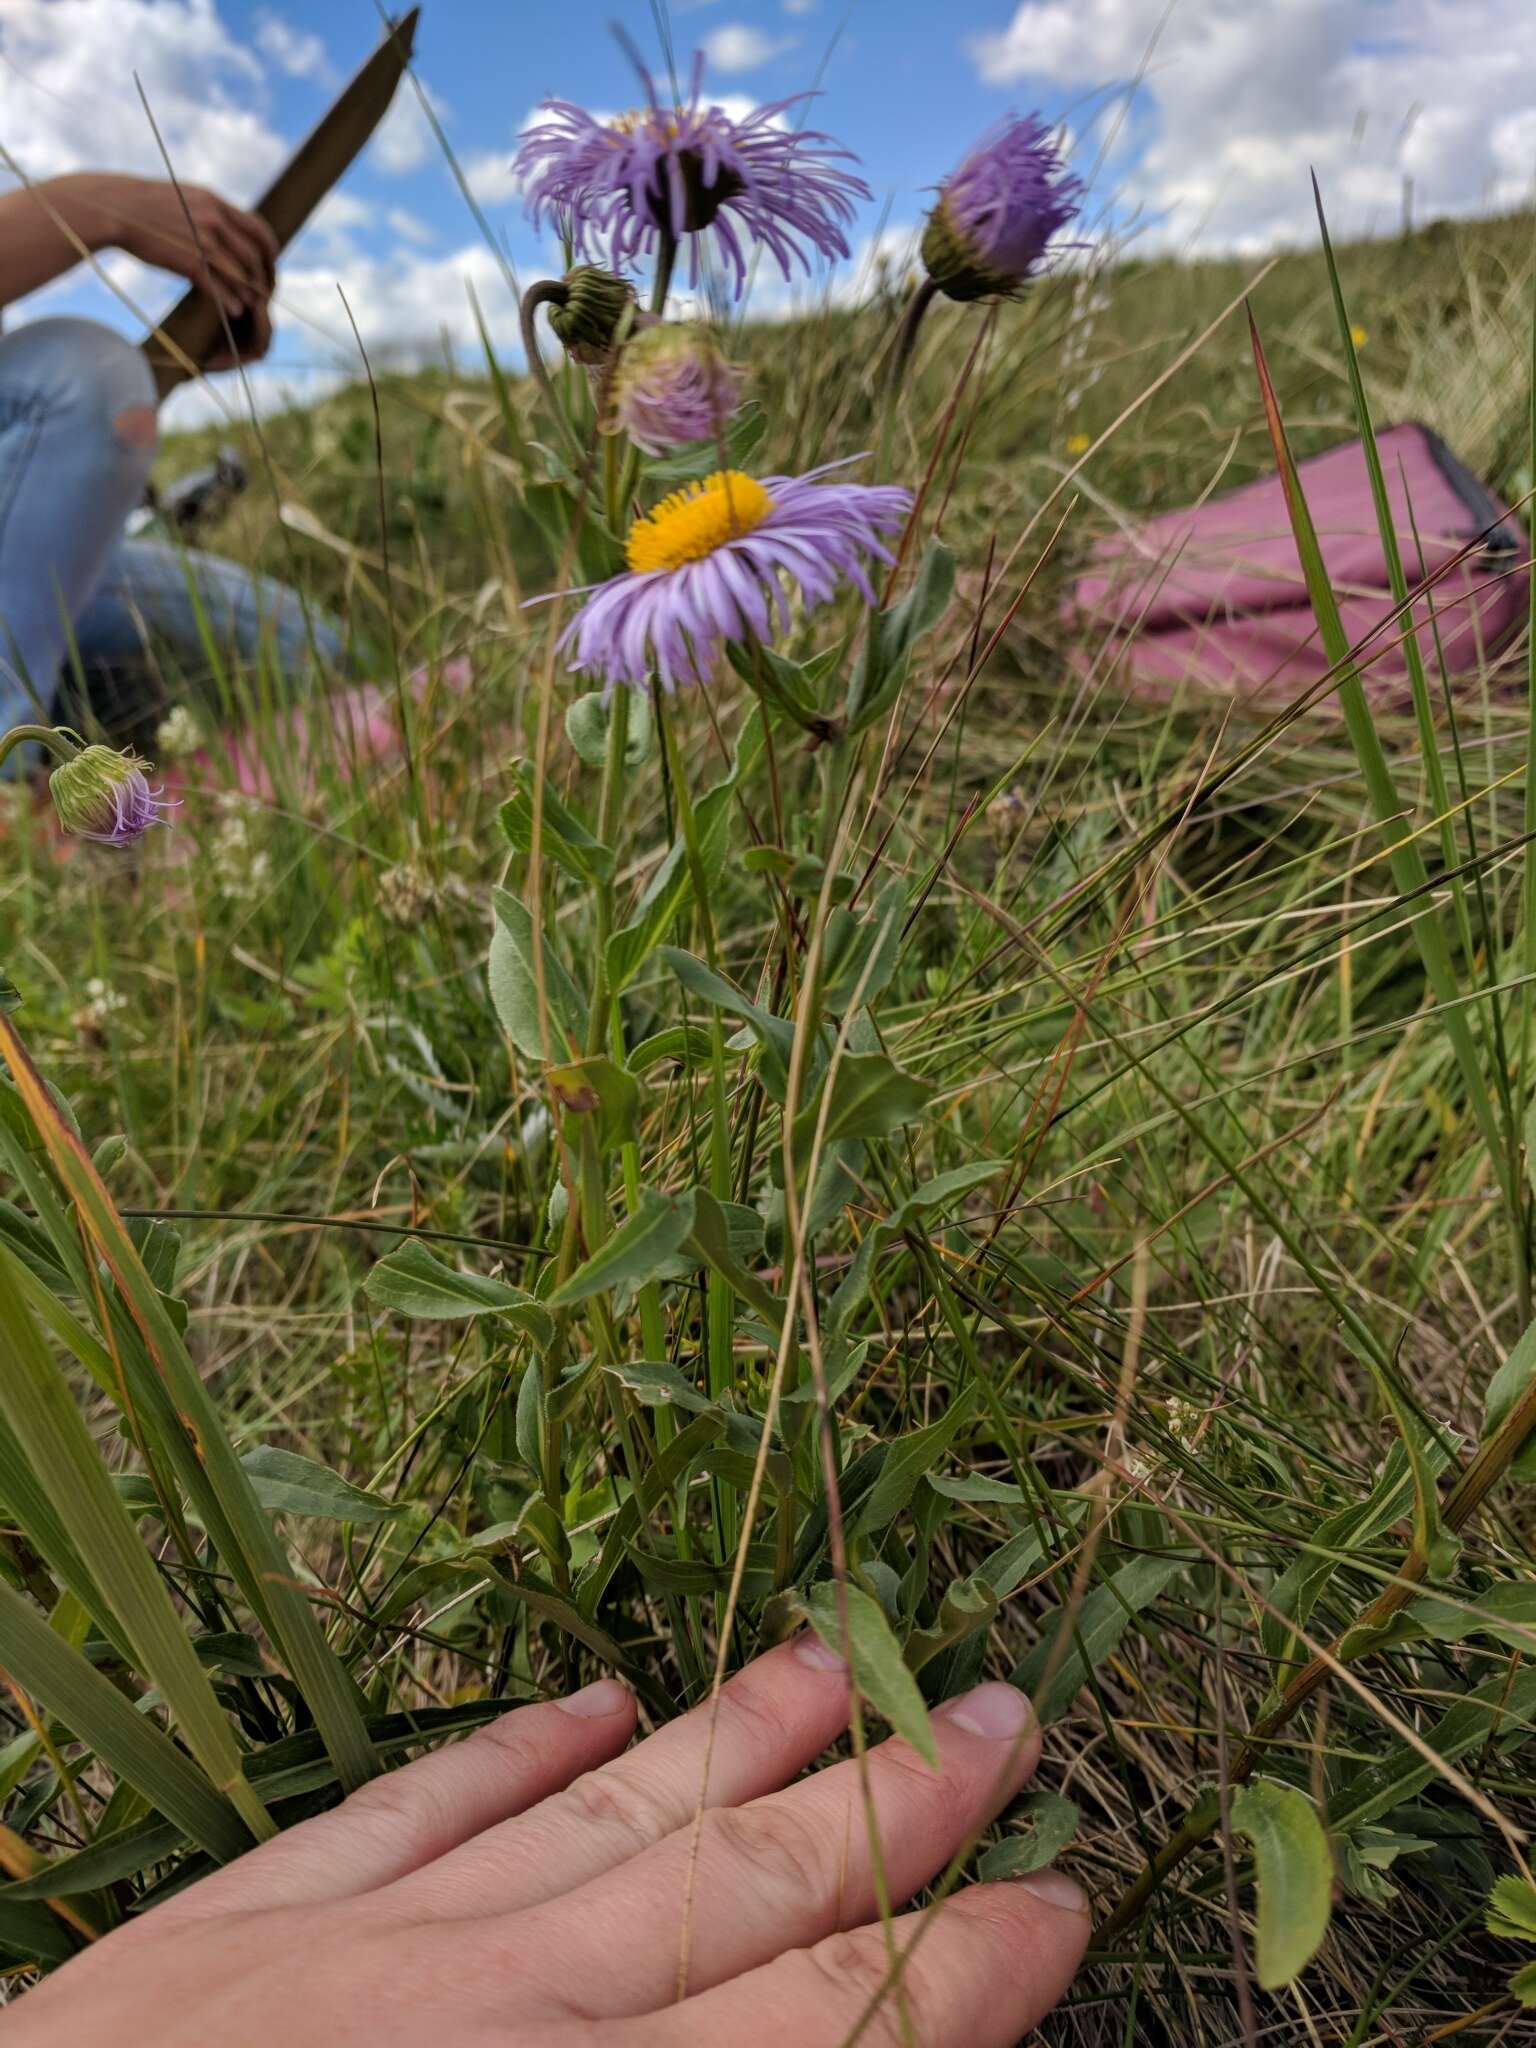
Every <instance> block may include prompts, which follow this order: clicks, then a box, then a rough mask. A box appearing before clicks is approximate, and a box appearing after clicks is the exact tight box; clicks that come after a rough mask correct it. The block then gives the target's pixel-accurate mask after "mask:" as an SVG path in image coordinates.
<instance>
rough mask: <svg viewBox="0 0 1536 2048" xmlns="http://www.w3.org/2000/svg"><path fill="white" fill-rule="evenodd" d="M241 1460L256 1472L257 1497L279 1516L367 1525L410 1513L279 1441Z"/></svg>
mask: <svg viewBox="0 0 1536 2048" xmlns="http://www.w3.org/2000/svg"><path fill="white" fill-rule="evenodd" d="M240 1462H241V1464H242V1465H243V1466H244V1467H245V1469H246V1471H247V1472H248V1473H249V1475H250V1478H251V1483H252V1485H253V1486H254V1487H255V1489H256V1497H257V1499H258V1500H259V1501H260V1502H261V1504H262V1506H263V1507H264V1508H267V1509H268V1510H270V1512H271V1513H273V1514H280V1515H318V1516H323V1517H325V1518H327V1519H328V1520H330V1521H333V1522H351V1523H353V1524H354V1525H355V1526H356V1527H357V1528H359V1529H367V1528H371V1527H373V1525H374V1524H375V1523H378V1522H387V1521H390V1520H391V1519H392V1518H393V1517H394V1516H396V1515H399V1514H403V1513H404V1512H405V1510H404V1508H403V1507H401V1506H400V1505H399V1504H398V1503H396V1502H395V1501H392V1500H384V1499H382V1498H381V1497H380V1496H379V1495H378V1494H376V1493H369V1492H368V1491H367V1489H366V1488H365V1487H361V1486H354V1485H353V1484H352V1482H351V1480H350V1479H343V1478H342V1476H341V1474H340V1473H339V1472H332V1471H330V1470H328V1468H327V1467H326V1466H324V1465H318V1464H316V1462H315V1460H314V1459H313V1458H304V1457H300V1455H299V1453H298V1452H297V1451H285V1450H283V1449H282V1447H281V1446H280V1445H278V1444H258V1445H257V1446H256V1447H255V1449H254V1450H249V1451H245V1452H242V1454H241V1458H240Z"/></svg>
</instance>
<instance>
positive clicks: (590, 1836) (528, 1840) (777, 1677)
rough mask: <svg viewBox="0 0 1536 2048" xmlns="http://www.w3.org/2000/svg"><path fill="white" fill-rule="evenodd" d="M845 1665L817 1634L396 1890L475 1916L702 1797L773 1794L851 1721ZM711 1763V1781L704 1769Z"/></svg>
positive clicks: (561, 1887) (597, 1869)
mask: <svg viewBox="0 0 1536 2048" xmlns="http://www.w3.org/2000/svg"><path fill="white" fill-rule="evenodd" d="M848 1708H849V1697H848V1672H847V1667H846V1666H845V1665H844V1664H843V1662H842V1660H841V1659H840V1658H838V1657H836V1656H834V1655H833V1654H832V1652H831V1651H830V1650H828V1649H827V1648H826V1646H825V1645H824V1644H823V1643H821V1642H820V1641H819V1640H818V1638H817V1637H815V1636H813V1635H804V1636H801V1637H799V1638H797V1639H796V1640H795V1641H794V1642H792V1643H783V1644H781V1645H780V1646H779V1647H778V1648H777V1649H775V1650H770V1651H768V1652H767V1654H766V1655H765V1656H762V1657H759V1658H757V1659H756V1661H755V1662H754V1663H751V1664H749V1665H748V1666H747V1667H746V1669H745V1670H744V1671H741V1672H738V1673H737V1675H736V1676H735V1677H734V1678H732V1679H731V1680H730V1681H729V1682H728V1683H727V1684H726V1685H725V1686H724V1687H723V1688H722V1690H721V1693H720V1697H719V1702H718V1706H717V1707H712V1706H711V1704H710V1702H708V1701H705V1702H704V1703H703V1704H702V1705H700V1706H697V1707H695V1708H694V1709H693V1711H692V1712H691V1713H688V1714H684V1715H683V1716H682V1717H681V1718H680V1719H679V1720H676V1721H669V1722H668V1723H667V1725H666V1726H665V1727H664V1728H659V1729H658V1730H657V1731H656V1733H655V1734H654V1735H652V1736H649V1737H648V1738H647V1739H646V1740H645V1741H644V1742H642V1743H640V1744H639V1745H638V1746H637V1747H636V1748H635V1749H632V1750H631V1751H630V1752H629V1754H628V1755H627V1756H623V1757H620V1758H619V1759H618V1760H617V1762H615V1763H611V1764H607V1765H605V1766H604V1767H603V1769H602V1770H599V1771H594V1772H593V1773H592V1774H591V1775H590V1776H589V1777H586V1778H581V1779H578V1780H576V1781H575V1782H574V1783H572V1784H571V1785H569V1786H568V1787H567V1788H566V1789H565V1790H564V1791H561V1792H558V1793H556V1794H555V1795H554V1797H553V1798H550V1799H546V1800H545V1801H544V1803H543V1805H542V1806H537V1807H535V1808H533V1809H532V1811H531V1812H525V1813H523V1814H522V1815H521V1816H520V1817H519V1818H518V1819H516V1820H509V1821H507V1822H505V1823H504V1824H503V1825H502V1826H500V1827H494V1828H488V1829H487V1830H486V1832H485V1833H484V1834H483V1835H479V1836H477V1837H476V1839H475V1840H474V1841H472V1842H468V1843H466V1844H465V1846H464V1847H463V1848H462V1849H458V1850H456V1851H455V1852H454V1854H453V1855H451V1856H445V1857H443V1858H442V1859H441V1861H439V1862H437V1863H434V1864H432V1865H431V1866H430V1867H429V1868H426V1869H423V1870H418V1871H417V1872H416V1873H415V1874H414V1875H413V1876H411V1877H409V1878H407V1879H406V1880H405V1882H404V1883H403V1884H402V1885H401V1886H400V1887H399V1893H400V1897H401V1901H402V1904H403V1905H404V1906H405V1907H406V1908H408V1910H409V1911H410V1913H411V1914H412V1915H413V1916H414V1917H416V1918H419V1919H433V1920H451V1919H461V1918H462V1919H474V1918H477V1917H478V1916H480V1915H483V1914H492V1913H494V1914H497V1915H501V1914H507V1913H514V1912H517V1911H519V1910H521V1909H523V1908H526V1907H532V1906H537V1905H539V1904H540V1903H541V1902H542V1901H544V1900H549V1899H554V1898H557V1897H559V1896H560V1895H561V1894H563V1893H565V1892H569V1891H572V1890H574V1888H575V1887H576V1886H577V1885H583V1884H586V1883H587V1882H588V1881H589V1880H591V1879H593V1878H595V1877H599V1876H601V1875H602V1874H603V1873H605V1872H608V1871H615V1870H617V1868H618V1866H620V1865H621V1864H625V1863H628V1862H629V1860H630V1859H631V1858H632V1857H634V1856H637V1855H639V1854H640V1853H641V1852H642V1851H643V1850H645V1849H647V1848H649V1847H650V1846H651V1845H652V1844H653V1843H656V1842H660V1841H662V1840H663V1839H664V1838H665V1837H666V1836H668V1835H670V1834H673V1833H674V1832H675V1831H676V1830H677V1829H679V1828H681V1827H684V1826H686V1824H687V1823H688V1822H689V1821H690V1820H691V1819H692V1818H693V1815H694V1813H695V1812H696V1810H697V1808H698V1806H699V1802H700V1799H701V1797H702V1798H703V1801H704V1803H705V1804H706V1805H707V1806H711V1807H716V1806H736V1805H739V1804H741V1803H742V1802H743V1801H744V1800H748V1799H756V1798H759V1797H760V1796H761V1795H762V1794H763V1793H765V1792H774V1791H777V1790H778V1788H779V1787H780V1786H781V1785H786V1784H788V1782H789V1780H790V1779H791V1778H793V1777H795V1776H796V1774H797V1773H798V1772H800V1771H802V1770H804V1768H805V1766H806V1765H807V1764H809V1763H813V1762H814V1761H815V1759H816V1758H817V1757H818V1756H820V1754H821V1752H822V1751H823V1750H824V1749H825V1748H826V1747H827V1745H828V1743H830V1742H832V1741H833V1740H834V1739H835V1738H836V1737H837V1736H838V1735H840V1734H841V1733H842V1730H843V1728H844V1726H845V1725H846V1723H847V1720H848ZM706 1762H707V1766H708V1769H707V1778H706Z"/></svg>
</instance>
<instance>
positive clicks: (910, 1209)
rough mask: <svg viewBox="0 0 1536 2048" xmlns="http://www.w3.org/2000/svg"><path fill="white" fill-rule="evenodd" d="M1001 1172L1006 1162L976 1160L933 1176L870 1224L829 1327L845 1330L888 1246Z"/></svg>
mask: <svg viewBox="0 0 1536 2048" xmlns="http://www.w3.org/2000/svg"><path fill="white" fill-rule="evenodd" d="M1004 1168H1005V1162H1004V1161H1003V1160H1001V1159H978V1160H976V1161H975V1162H974V1163H973V1164H972V1165H970V1166H956V1167H953V1168H952V1169H951V1170H950V1171H949V1172H948V1173H940V1174H936V1175H935V1176H934V1178H933V1179H932V1180H925V1181H924V1182H923V1183H922V1185H921V1186H919V1187H916V1188H914V1189H913V1190H912V1192H911V1194H910V1195H908V1196H907V1198H906V1200H905V1201H904V1202H902V1203H901V1204H900V1205H899V1207H897V1208H895V1209H893V1210H892V1211H891V1213H890V1215H889V1216H886V1217H884V1218H883V1219H882V1220H881V1221H880V1222H879V1223H875V1224H872V1225H871V1226H870V1228H869V1229H868V1230H867V1231H866V1232H865V1233H864V1237H863V1241H862V1242H861V1243H860V1245H859V1248H858V1250H857V1251H856V1252H855V1253H854V1255H853V1263H852V1265H851V1266H850V1267H849V1268H848V1271H847V1273H846V1274H845V1275H844V1277H843V1281H842V1284H841V1286H840V1287H839V1288H838V1290H837V1292H836V1294H834V1295H833V1297H832V1300H831V1302H830V1303H829V1305H828V1308H827V1323H828V1327H829V1328H831V1329H834V1330H842V1329H846V1328H847V1325H848V1322H849V1319H850V1318H851V1317H852V1315H853V1312H854V1310H855V1309H856V1308H857V1307H858V1306H859V1303H860V1302H861V1301H862V1300H863V1299H864V1295H865V1293H866V1291H867V1289H868V1287H869V1283H870V1278H871V1275H872V1274H873V1272H874V1267H875V1261H876V1259H878V1258H879V1256H880V1254H881V1252H882V1251H883V1250H884V1249H885V1247H886V1246H887V1245H888V1244H890V1243H892V1242H893V1240H894V1239H896V1238H898V1237H900V1236H902V1235H903V1234H904V1233H905V1232H906V1231H908V1230H912V1229H915V1228H916V1227H917V1225H918V1224H919V1223H920V1222H921V1221H922V1220H923V1219H924V1217H926V1216H928V1215H930V1214H934V1213H937V1214H939V1215H942V1214H943V1213H944V1211H945V1210H946V1209H952V1208H953V1207H954V1205H955V1203H956V1202H958V1201H960V1200H961V1199H962V1197H964V1196H965V1195H968V1194H969V1193H970V1191H971V1189H972V1188H975V1187H980V1185H981V1184H982V1182H983V1181H988V1180H991V1179H992V1177H993V1176H994V1174H998V1173H1001V1172H1003V1171H1004Z"/></svg>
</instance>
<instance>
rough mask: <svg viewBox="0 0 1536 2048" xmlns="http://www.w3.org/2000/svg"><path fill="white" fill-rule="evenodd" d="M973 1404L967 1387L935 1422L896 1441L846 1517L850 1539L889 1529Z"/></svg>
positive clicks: (944, 1450) (952, 1439) (954, 1434)
mask: <svg viewBox="0 0 1536 2048" xmlns="http://www.w3.org/2000/svg"><path fill="white" fill-rule="evenodd" d="M975 1405H976V1389H975V1388H974V1387H967V1388H966V1389H965V1391H964V1392H963V1393H961V1394H958V1395H957V1396H956V1397H955V1399H954V1400H953V1401H951V1402H950V1404H949V1407H948V1408H947V1409H946V1410H945V1412H944V1414H943V1415H942V1416H940V1418H939V1420H938V1421H937V1422H934V1423H930V1424H929V1426H928V1428H927V1429H915V1430H912V1431H911V1432H910V1433H909V1434H908V1435H906V1436H899V1437H897V1438H896V1440H895V1441H894V1442H893V1443H892V1444H891V1446H890V1448H889V1450H888V1451H887V1453H886V1457H885V1461H884V1463H883V1464H882V1465H881V1467H880V1471H879V1473H878V1475H877V1477H876V1479H875V1483H874V1485H873V1486H872V1487H871V1488H870V1489H869V1493H868V1495H867V1496H866V1497H865V1500H864V1503H863V1505H862V1506H861V1507H860V1508H859V1510H858V1512H857V1513H856V1514H854V1515H851V1516H849V1517H848V1518H847V1519H848V1531H849V1535H850V1537H853V1536H876V1535H879V1534H880V1532H881V1531H882V1530H884V1529H887V1528H889V1527H890V1525H891V1523H892V1522H893V1521H894V1520H895V1519H896V1517H897V1516H898V1515H899V1514H900V1513H901V1512H902V1510H903V1509H904V1508H905V1507H906V1505H907V1503H908V1502H909V1501H910V1500H911V1498H912V1495H913V1494H914V1493H915V1492H916V1490H917V1483H918V1481H919V1480H920V1479H921V1478H922V1477H923V1476H924V1474H925V1473H926V1472H927V1471H928V1469H929V1467H930V1466H932V1465H936V1464H937V1463H938V1462H939V1460H940V1459H941V1458H942V1457H943V1455H944V1453H945V1452H946V1451H947V1450H948V1449H949V1447H950V1445H951V1443H953V1441H954V1439H955V1437H956V1435H957V1434H958V1433H959V1431H960V1429H961V1427H962V1425H963V1424H964V1423H965V1422H966V1421H967V1420H968V1419H969V1417H970V1414H971V1411H972V1409H973V1408H974V1407H975Z"/></svg>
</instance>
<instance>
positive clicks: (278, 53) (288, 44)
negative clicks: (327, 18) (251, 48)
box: [256, 8, 332, 82]
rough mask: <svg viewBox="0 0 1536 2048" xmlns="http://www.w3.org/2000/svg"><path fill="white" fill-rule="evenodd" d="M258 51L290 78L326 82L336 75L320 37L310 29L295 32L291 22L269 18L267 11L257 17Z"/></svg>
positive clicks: (297, 29)
mask: <svg viewBox="0 0 1536 2048" xmlns="http://www.w3.org/2000/svg"><path fill="white" fill-rule="evenodd" d="M256 47H257V49H258V50H260V52H261V54H262V55H263V56H264V57H266V58H268V59H270V61H271V62H272V63H273V64H275V65H276V66H277V68H278V70H279V71H286V72H287V74H288V76H289V77H290V78H315V79H319V80H321V81H322V82H323V81H325V80H328V79H329V78H330V77H331V75H332V73H331V66H330V62H329V60H328V58H327V57H326V54H325V44H324V43H323V42H322V41H321V40H320V38H319V36H317V35H312V34H311V33H310V31H309V30H308V29H306V28H295V27H294V25H293V23H292V22H291V21H284V19H283V17H282V16H281V15H280V14H269V13H268V12H267V11H266V9H265V8H263V9H262V11H261V12H260V13H259V14H258V15H257V17H256Z"/></svg>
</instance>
